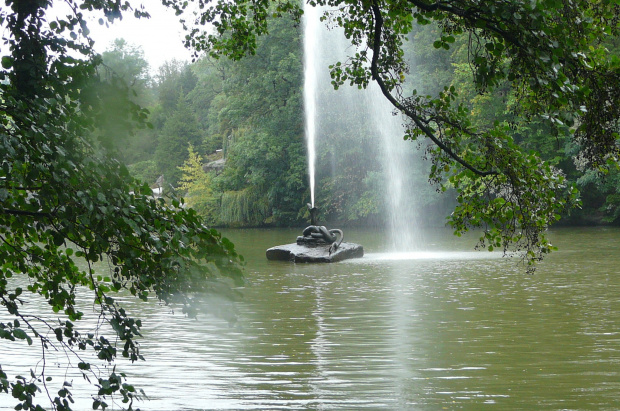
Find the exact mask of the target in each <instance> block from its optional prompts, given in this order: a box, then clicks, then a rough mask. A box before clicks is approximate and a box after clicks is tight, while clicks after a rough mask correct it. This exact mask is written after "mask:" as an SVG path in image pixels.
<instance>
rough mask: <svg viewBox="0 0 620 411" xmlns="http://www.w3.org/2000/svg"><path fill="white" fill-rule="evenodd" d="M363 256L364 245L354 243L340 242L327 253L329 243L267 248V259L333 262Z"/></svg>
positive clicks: (296, 261) (298, 261) (297, 261)
mask: <svg viewBox="0 0 620 411" xmlns="http://www.w3.org/2000/svg"><path fill="white" fill-rule="evenodd" d="M363 256H364V247H362V246H361V245H359V244H355V243H346V242H342V244H340V247H338V249H337V250H336V251H335V252H333V253H331V254H330V253H329V244H297V243H293V244H284V245H278V246H275V247H271V248H270V249H268V250H267V259H268V260H277V261H291V262H295V263H335V262H338V261H342V260H348V259H350V258H361V257H363Z"/></svg>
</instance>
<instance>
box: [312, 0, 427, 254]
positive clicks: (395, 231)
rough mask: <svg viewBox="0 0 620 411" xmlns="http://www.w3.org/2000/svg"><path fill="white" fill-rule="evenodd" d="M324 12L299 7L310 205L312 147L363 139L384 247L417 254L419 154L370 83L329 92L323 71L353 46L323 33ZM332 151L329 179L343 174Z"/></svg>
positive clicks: (337, 32)
mask: <svg viewBox="0 0 620 411" xmlns="http://www.w3.org/2000/svg"><path fill="white" fill-rule="evenodd" d="M324 11H325V9H323V8H315V7H312V6H310V5H308V4H305V5H304V70H305V72H304V78H305V81H304V103H305V110H306V112H305V116H306V139H307V142H308V161H309V172H310V184H311V198H312V201H313V205H314V196H315V189H316V188H315V184H316V183H315V179H316V161H317V156H316V150H317V146H318V147H321V146H322V145H323V144H321V141H320V139H322V138H332V139H335V138H345V137H344V136H346V135H355V136H366V135H368V138H369V139H371V140H372V144H371V146H374V147H376V148H375V150H374V153H376V155H378V156H380V163H381V165H382V166H381V167H382V170H381V175H382V177H383V180H382V183H381V189H382V190H383V191H382V192H380V193H379V194H380V197H381V198H383V199H384V201H385V204H384V205H383V206H384V209H385V210H386V213H387V216H386V219H385V220H386V230H387V232H388V238H389V240H388V241H389V247H390V249H391V250H392V251H401V252H405V251H416V250H419V249H420V244H421V241H420V239H419V238H418V234H417V222H416V219H417V216H416V209H418V208H419V207H417V203H418V202H419V201H418V199H417V198H416V196H415V195H414V187H415V184H416V183H417V182H416V181H415V180H416V178H415V177H416V176H418V175H420V172H419V170H420V167H421V166H420V162H421V159H420V158H419V157H420V153H419V152H418V151H417V150H416V148H415V145H414V144H412V143H411V142H406V141H403V138H402V137H403V135H404V128H403V125H402V124H403V119H402V117H401V116H399V115H393V113H392V111H393V107H392V106H391V105H390V104H389V102H388V101H387V100H386V99H385V97H384V96H383V95H382V94H381V90H380V89H379V87H378V86H377V85H376V84H375V83H374V82H372V83H371V84H370V86H369V87H368V88H367V89H363V90H359V89H358V88H357V87H349V86H348V84H347V85H344V86H341V87H340V89H339V90H336V91H335V90H333V87H332V85H331V77H330V75H329V70H328V66H329V65H330V64H334V63H336V62H337V61H341V62H344V61H345V60H346V55H347V52H349V53H350V52H351V47H352V46H351V45H350V43H349V42H348V41H347V39H346V38H345V36H344V34H343V31H342V30H341V29H339V28H329V29H328V28H327V27H326V25H325V24H324V23H322V22H320V21H319V20H320V17H321V15H322V14H323V13H324ZM327 136H329V137H327ZM330 143H332V144H334V145H336V146H337V144H338V143H337V142H330ZM341 144H346V142H341ZM334 151H336V152H335V153H332V154H333V155H332V162H331V172H332V176H334V175H337V173H339V172H342V170H338V169H337V165H336V161H334V156H337V155H339V153H338V152H337V149H336V150H334ZM321 153H322V152H321ZM322 154H323V153H322ZM326 165H329V164H326Z"/></svg>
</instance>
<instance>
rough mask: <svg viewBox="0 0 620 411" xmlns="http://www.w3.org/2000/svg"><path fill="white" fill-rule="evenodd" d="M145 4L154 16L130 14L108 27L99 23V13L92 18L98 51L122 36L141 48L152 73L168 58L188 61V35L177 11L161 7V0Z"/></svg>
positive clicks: (90, 22)
mask: <svg viewBox="0 0 620 411" xmlns="http://www.w3.org/2000/svg"><path fill="white" fill-rule="evenodd" d="M136 4H137V2H136ZM144 4H145V7H146V8H147V11H148V12H149V14H150V15H151V18H149V19H144V18H143V19H136V18H135V17H133V15H132V14H131V13H128V15H127V16H125V17H124V18H123V20H121V21H118V20H116V21H115V22H114V24H110V25H109V27H106V26H105V25H100V24H99V23H98V22H97V20H98V18H99V16H97V18H94V19H92V20H90V21H89V22H88V28H89V29H90V31H91V33H90V34H91V37H92V38H93V40H95V51H97V52H99V53H102V52H104V51H106V49H108V47H109V46H110V44H111V43H112V42H113V41H114V40H115V39H117V38H123V39H125V40H126V41H127V42H128V43H130V44H133V45H136V46H141V47H142V50H143V51H144V57H145V58H146V60H147V61H148V63H149V66H150V71H151V72H152V73H155V72H156V71H157V69H158V68H159V66H161V65H162V64H163V63H164V62H166V61H168V60H172V59H177V60H186V61H189V60H190V59H191V53H190V51H188V50H187V49H185V47H183V39H184V37H185V34H184V32H183V27H182V26H181V24H180V23H179V20H178V17H177V16H175V15H174V11H172V10H170V9H167V8H166V7H164V6H162V4H161V3H160V2H159V1H158V0H148V1H145V2H144Z"/></svg>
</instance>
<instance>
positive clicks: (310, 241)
mask: <svg viewBox="0 0 620 411" xmlns="http://www.w3.org/2000/svg"><path fill="white" fill-rule="evenodd" d="M308 210H309V211H310V223H311V224H312V225H309V226H308V227H306V228H305V229H304V231H303V232H302V235H300V236H298V237H297V242H296V243H295V244H285V245H281V246H275V247H272V248H270V249H268V250H267V258H268V259H269V260H283V261H293V262H296V263H331V262H336V261H342V260H346V259H349V258H360V257H362V256H363V255H364V249H363V248H362V246H360V245H359V244H353V243H343V242H342V240H343V239H344V233H343V232H342V230H339V229H332V230H328V229H327V228H326V227H325V226H322V225H318V223H317V214H318V212H319V209H318V208H317V207H313V206H312V205H311V204H308Z"/></svg>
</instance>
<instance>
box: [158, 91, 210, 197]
mask: <svg viewBox="0 0 620 411" xmlns="http://www.w3.org/2000/svg"><path fill="white" fill-rule="evenodd" d="M202 140H203V138H202V133H201V130H200V129H199V127H198V122H197V121H196V116H195V115H194V113H193V112H192V110H191V108H190V106H189V104H188V103H187V102H186V101H183V100H182V101H180V102H179V103H177V107H176V109H175V110H174V112H173V113H171V114H170V117H169V118H168V119H167V120H166V122H165V124H164V126H163V128H162V130H161V132H160V134H159V137H158V140H157V149H156V150H155V162H156V164H157V169H158V170H159V171H160V172H161V173H162V174H163V175H164V177H165V179H166V181H167V182H168V183H170V184H172V185H173V186H176V184H177V182H178V181H179V178H180V177H181V171H180V170H179V167H180V166H182V165H183V162H185V160H186V159H187V149H188V147H189V146H190V145H192V146H194V147H197V146H200V145H201V143H202Z"/></svg>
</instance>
